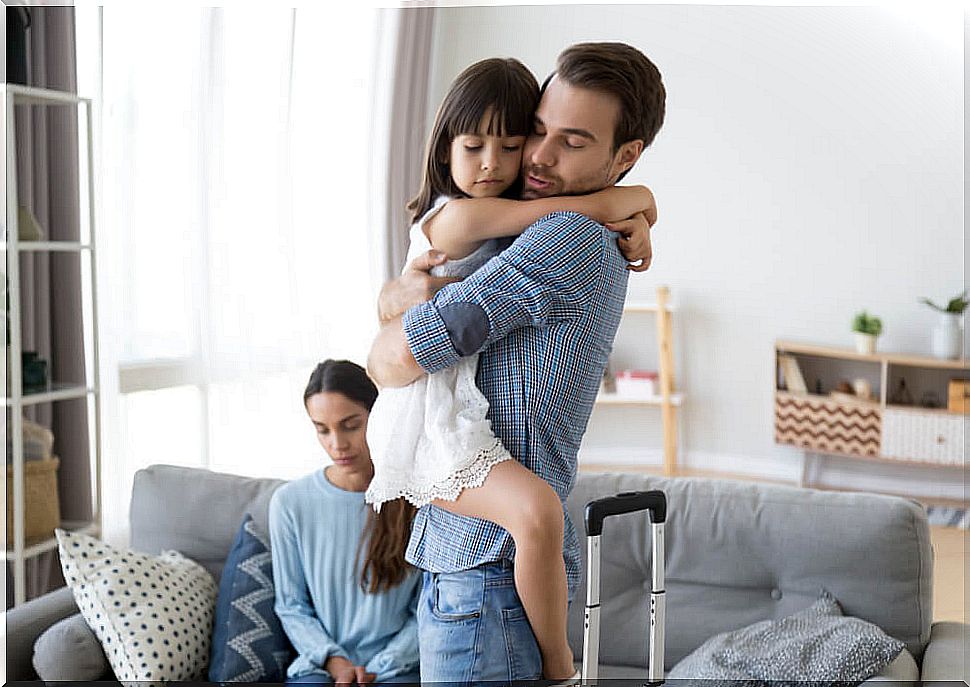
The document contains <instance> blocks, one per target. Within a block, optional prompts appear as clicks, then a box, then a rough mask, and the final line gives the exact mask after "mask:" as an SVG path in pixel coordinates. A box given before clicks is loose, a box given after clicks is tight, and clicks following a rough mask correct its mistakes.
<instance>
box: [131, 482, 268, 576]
mask: <svg viewBox="0 0 970 687" xmlns="http://www.w3.org/2000/svg"><path fill="white" fill-rule="evenodd" d="M281 484H283V480H278V479H257V478H252V477H240V476H238V475H228V474H223V473H219V472H212V471H210V470H201V469H198V468H186V467H177V466H173V465H153V466H151V467H148V468H146V469H144V470H139V471H138V472H137V473H136V474H135V483H134V486H133V487H132V494H131V512H130V520H131V548H133V549H135V550H136V551H144V552H146V553H154V554H158V553H161V552H162V551H167V550H169V549H171V550H175V551H179V552H181V553H182V554H183V555H184V556H187V557H188V558H191V559H192V560H194V561H197V562H198V563H200V564H201V565H202V567H204V568H205V569H206V570H208V571H209V572H210V573H212V576H213V577H215V579H216V580H218V579H219V576H220V574H221V572H222V566H223V564H224V563H225V560H226V556H228V555H229V549H230V547H231V546H232V542H233V540H234V539H235V537H236V532H237V531H238V529H239V523H240V522H242V519H243V516H245V515H246V513H249V514H251V515H252V517H253V520H255V522H256V526H257V527H259V529H260V530H261V531H262V532H268V531H269V499H270V497H271V496H272V495H273V492H274V491H276V489H277V488H278V487H279V486H280V485H281Z"/></svg>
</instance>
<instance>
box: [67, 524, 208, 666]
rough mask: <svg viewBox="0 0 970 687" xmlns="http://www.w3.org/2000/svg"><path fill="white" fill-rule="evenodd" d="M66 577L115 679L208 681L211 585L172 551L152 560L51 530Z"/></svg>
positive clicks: (199, 569) (196, 568)
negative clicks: (54, 535) (99, 643)
mask: <svg viewBox="0 0 970 687" xmlns="http://www.w3.org/2000/svg"><path fill="white" fill-rule="evenodd" d="M56 534H57V544H58V551H59V553H60V558H61V567H62V569H63V571H64V579H65V580H66V581H67V584H68V586H69V587H70V588H71V591H72V592H73V593H74V600H75V601H76V602H77V605H78V608H79V609H80V610H81V615H83V616H84V620H85V621H87V623H88V625H89V626H90V627H91V629H92V630H94V634H95V635H97V637H98V640H99V641H100V642H101V647H102V648H103V649H104V653H105V655H107V657H108V662H109V663H110V664H111V669H112V670H113V671H114V674H115V677H116V678H117V679H119V680H125V681H126V680H152V681H159V680H194V679H202V678H204V676H205V670H206V665H207V663H208V659H209V632H210V631H211V629H212V612H213V609H214V607H215V601H216V583H215V580H213V579H212V575H210V574H209V573H208V572H207V571H206V570H205V569H204V568H203V567H202V566H201V565H199V564H198V563H196V562H195V561H191V560H189V559H188V558H185V557H184V556H182V555H181V554H180V553H178V552H176V551H165V552H163V553H162V554H161V555H160V556H152V555H149V554H146V553H139V552H136V551H130V550H126V549H119V548H116V547H114V546H111V545H109V544H105V543H104V542H102V541H99V540H97V539H95V538H94V537H89V536H87V535H84V534H77V533H74V532H66V531H64V530H61V529H58V530H56Z"/></svg>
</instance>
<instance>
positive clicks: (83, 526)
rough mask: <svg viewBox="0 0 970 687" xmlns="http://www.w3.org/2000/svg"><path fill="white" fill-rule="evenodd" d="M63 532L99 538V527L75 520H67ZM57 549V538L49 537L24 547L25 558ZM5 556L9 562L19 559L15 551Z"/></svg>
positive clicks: (8, 551) (10, 551) (6, 553)
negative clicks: (68, 531) (67, 531)
mask: <svg viewBox="0 0 970 687" xmlns="http://www.w3.org/2000/svg"><path fill="white" fill-rule="evenodd" d="M61 529H62V530H70V531H71V532H74V533H76V534H89V535H91V536H93V537H94V536H97V534H98V526H97V525H96V524H95V523H93V522H77V521H73V520H65V521H64V522H62V523H61ZM56 548H57V537H48V538H47V539H42V540H40V541H38V542H34V543H32V544H29V545H27V546H25V547H24V558H33V557H34V556H39V555H40V554H42V553H44V552H45V551H53V550H54V549H56ZM4 555H5V557H6V559H7V560H8V561H12V560H15V559H16V557H17V554H16V552H15V551H14V550H13V549H7V550H6V551H5V552H4Z"/></svg>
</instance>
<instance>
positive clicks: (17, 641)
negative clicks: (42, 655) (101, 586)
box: [6, 587, 78, 682]
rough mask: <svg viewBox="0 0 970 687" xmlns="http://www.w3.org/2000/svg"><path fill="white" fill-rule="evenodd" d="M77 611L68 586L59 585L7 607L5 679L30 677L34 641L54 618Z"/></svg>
mask: <svg viewBox="0 0 970 687" xmlns="http://www.w3.org/2000/svg"><path fill="white" fill-rule="evenodd" d="M77 612H78V608H77V604H75V603H74V594H73V593H72V592H71V589H70V587H61V588H60V589H56V590H54V591H53V592H50V593H48V594H44V595H43V596H38V597H37V598H36V599H31V600H30V601H28V602H27V603H24V604H21V605H19V606H16V607H15V608H11V609H9V610H8V611H7V613H6V615H7V637H6V639H7V682H12V681H14V680H33V679H36V678H37V674H36V673H35V672H34V666H33V662H32V659H33V656H34V642H36V641H37V638H38V637H39V636H40V635H41V634H43V633H44V631H45V630H46V629H47V628H49V627H50V626H51V625H53V624H54V623H56V622H57V621H58V620H62V619H64V618H66V617H68V616H69V615H74V614H75V613H77Z"/></svg>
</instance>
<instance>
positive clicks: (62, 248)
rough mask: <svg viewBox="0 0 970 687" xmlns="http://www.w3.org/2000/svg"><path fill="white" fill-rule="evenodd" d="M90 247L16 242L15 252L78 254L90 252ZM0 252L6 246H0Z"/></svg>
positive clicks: (60, 242)
mask: <svg viewBox="0 0 970 687" xmlns="http://www.w3.org/2000/svg"><path fill="white" fill-rule="evenodd" d="M91 249H92V246H91V244H88V243H78V242H76V241H74V242H72V241H18V242H17V250H18V251H19V252H22V253H26V252H28V251H38V252H39V251H51V252H60V253H80V252H81V251H85V250H91ZM0 250H4V251H5V250H7V244H6V243H3V244H0Z"/></svg>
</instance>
